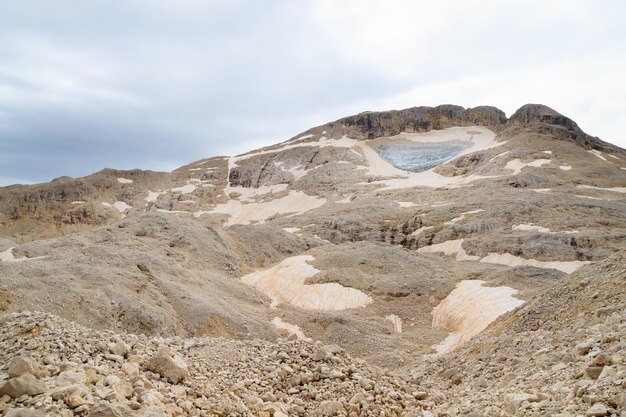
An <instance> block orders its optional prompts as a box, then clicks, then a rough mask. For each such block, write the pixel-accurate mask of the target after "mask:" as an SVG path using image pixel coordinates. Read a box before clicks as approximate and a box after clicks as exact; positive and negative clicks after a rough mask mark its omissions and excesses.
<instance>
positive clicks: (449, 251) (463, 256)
mask: <svg viewBox="0 0 626 417" xmlns="http://www.w3.org/2000/svg"><path fill="white" fill-rule="evenodd" d="M417 252H418V253H443V254H444V255H448V256H454V258H455V259H456V260H457V261H477V260H479V259H480V257H479V256H474V255H468V254H467V252H465V249H463V239H455V240H446V241H445V242H442V243H437V244H435V245H430V246H424V247H421V248H419V249H418V250H417Z"/></svg>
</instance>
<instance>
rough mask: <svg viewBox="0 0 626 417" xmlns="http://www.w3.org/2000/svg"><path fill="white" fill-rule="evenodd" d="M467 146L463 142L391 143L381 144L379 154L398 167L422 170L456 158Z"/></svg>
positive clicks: (415, 170)
mask: <svg viewBox="0 0 626 417" xmlns="http://www.w3.org/2000/svg"><path fill="white" fill-rule="evenodd" d="M464 148H465V147H464V146H463V145H461V144H446V145H422V144H410V143H402V144H401V143H389V144H385V145H382V146H380V147H379V148H378V149H377V151H378V154H379V155H380V156H381V157H382V158H383V159H384V160H385V161H387V162H389V163H390V164H391V165H393V166H394V167H396V168H399V169H403V170H405V171H411V172H422V171H426V170H429V169H431V168H434V167H436V166H437V165H440V164H442V163H444V162H446V161H449V160H450V159H452V158H454V157H455V156H456V155H457V154H458V153H459V152H461V151H462V150H463V149H464Z"/></svg>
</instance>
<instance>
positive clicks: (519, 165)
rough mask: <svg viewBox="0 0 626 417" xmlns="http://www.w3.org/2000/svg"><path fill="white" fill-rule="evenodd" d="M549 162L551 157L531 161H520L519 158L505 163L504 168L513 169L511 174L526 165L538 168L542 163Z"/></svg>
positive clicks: (516, 172) (514, 173)
mask: <svg viewBox="0 0 626 417" xmlns="http://www.w3.org/2000/svg"><path fill="white" fill-rule="evenodd" d="M550 162H551V159H535V160H534V161H532V162H522V161H521V160H520V159H512V160H510V161H509V162H507V163H506V165H505V166H504V168H505V169H511V170H513V173H512V174H511V175H517V174H519V173H520V172H522V169H524V168H526V167H535V168H539V167H541V166H543V165H546V164H549V163H550Z"/></svg>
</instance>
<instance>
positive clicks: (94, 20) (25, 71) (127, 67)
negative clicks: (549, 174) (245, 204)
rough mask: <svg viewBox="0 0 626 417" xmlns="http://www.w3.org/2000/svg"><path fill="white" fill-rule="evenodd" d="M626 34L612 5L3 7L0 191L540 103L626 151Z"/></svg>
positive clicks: (288, 0) (546, 1) (344, 1)
mask: <svg viewBox="0 0 626 417" xmlns="http://www.w3.org/2000/svg"><path fill="white" fill-rule="evenodd" d="M625 22H626V2H625V1H623V0H615V1H609V0H604V1H595V0H593V1H592V0H590V1H576V0H564V1H550V0H541V1H523V2H510V1H502V0H494V1H436V2H435V1H417V0H413V1H391V0H380V1H369V0H334V1H331V0H328V1H325V0H320V1H313V0H311V1H296V0H284V1H271V0H263V1H252V0H250V1H236V0H223V1H188V0H171V1H131V0H119V1H115V0H107V1H97V0H93V1H81V0H75V1H62V0H55V1H50V0H42V1H31V0H19V1H10V0H6V1H4V0H0V185H6V184H11V183H16V182H21V183H30V182H41V181H49V180H51V179H52V178H54V177H58V176H61V175H68V176H72V177H78V176H83V175H87V174H90V173H92V172H95V171H98V170H100V169H102V168H104V167H113V168H121V169H130V168H143V169H154V170H171V169H173V168H176V167H178V166H180V165H183V164H185V163H189V162H192V161H195V160H198V159H201V158H205V157H209V156H215V155H225V154H234V153H239V152H243V151H246V150H250V149H253V148H256V147H259V146H263V145H267V144H271V143H275V142H280V141H283V140H286V139H288V138H290V137H292V136H294V135H296V134H297V133H299V132H301V131H304V130H306V129H308V128H309V127H312V126H315V125H318V124H322V123H325V122H327V121H331V120H335V119H338V118H340V117H343V116H347V115H350V114H354V113H359V112H361V111H365V110H389V109H401V108H406V107H411V106H419V105H430V106H435V105H438V104H445V103H452V104H458V105H461V106H464V107H473V106H477V105H483V104H488V105H493V106H496V107H499V108H500V109H502V110H504V111H505V112H506V113H507V116H510V115H511V114H512V113H513V112H514V111H515V110H516V109H517V108H518V107H520V106H521V105H523V104H525V103H529V102H532V103H542V104H546V105H548V106H550V107H552V108H554V109H555V110H557V111H560V112H561V113H563V114H565V115H567V116H569V117H571V118H572V119H574V120H575V121H576V122H577V123H578V124H579V125H580V127H581V128H582V129H583V130H585V131H586V132H587V133H589V134H592V135H594V136H599V137H600V138H601V139H604V140H607V141H609V142H612V143H615V144H617V145H620V146H622V147H626V134H625V133H624V132H626V117H625V115H624V114H625V111H626V29H625V28H626V23H625Z"/></svg>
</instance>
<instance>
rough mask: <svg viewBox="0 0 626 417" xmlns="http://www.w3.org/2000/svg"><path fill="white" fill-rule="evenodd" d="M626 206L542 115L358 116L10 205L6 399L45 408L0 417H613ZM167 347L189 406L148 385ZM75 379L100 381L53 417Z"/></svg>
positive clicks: (620, 175) (595, 166)
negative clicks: (72, 375) (166, 169)
mask: <svg viewBox="0 0 626 417" xmlns="http://www.w3.org/2000/svg"><path fill="white" fill-rule="evenodd" d="M625 194H626V152H625V151H624V150H622V149H620V148H618V147H615V146H613V145H610V144H607V143H605V142H602V141H600V140H599V139H597V138H594V137H592V136H589V135H587V134H586V133H584V132H582V131H581V130H580V129H579V128H578V126H577V125H576V124H575V123H574V122H573V121H571V120H570V119H569V118H567V117H565V116H562V115H560V114H559V113H557V112H555V111H554V110H552V109H549V108H547V107H545V106H540V105H526V106H524V107H522V108H521V109H520V110H518V111H517V112H516V113H515V114H514V115H513V116H511V117H510V118H508V119H507V118H506V117H505V115H504V114H503V113H502V112H500V111H499V110H497V109H495V108H492V107H480V108H475V109H463V108H461V107H457V106H439V107H436V108H426V107H417V108H412V109H407V110H403V111H398V112H383V113H365V114H360V115H356V116H351V117H348V118H344V119H340V120H339V121H336V122H332V123H328V124H326V125H323V126H319V127H316V128H313V129H310V130H309V131H307V132H304V133H303V134H301V135H298V136H297V137H295V138H292V139H290V140H288V141H286V142H282V143H279V144H276V145H273V146H269V147H265V148H262V149H257V150H253V151H250V152H248V153H246V154H242V155H237V156H231V157H213V158H207V159H201V160H198V161H195V162H193V163H191V164H188V165H185V166H182V167H180V168H178V169H176V170H174V171H172V172H170V173H159V172H151V171H141V170H132V171H121V170H111V169H107V170H103V171H100V172H97V173H95V174H92V175H90V176H87V177H84V178H78V179H71V178H59V179H57V180H55V181H52V182H51V183H47V184H36V185H30V186H23V185H16V186H11V187H4V188H0V311H1V312H4V313H5V314H7V315H6V316H5V319H4V320H6V321H5V322H4V323H7V327H6V329H5V330H3V331H5V332H6V334H4V336H2V337H4V339H3V340H4V341H3V342H2V343H4V345H3V348H2V351H0V354H1V355H4V356H2V358H3V360H4V361H5V362H6V365H5V367H4V368H3V369H4V371H5V373H4V374H2V373H0V385H2V384H5V383H6V384H8V385H6V384H5V385H4V386H5V388H6V389H9V390H12V389H17V388H19V387H20V386H21V387H23V386H24V385H23V384H22V382H24V383H26V385H28V384H30V383H33V384H34V386H35V388H37V389H36V390H35V391H40V390H41V389H44V392H43V393H39V392H38V393H36V394H35V391H32V392H31V393H30V394H29V393H28V392H26V396H22V395H19V396H17V397H15V398H13V397H11V395H9V397H2V398H3V401H2V403H4V404H6V406H5V407H4V412H5V414H6V413H9V411H10V412H13V409H20V408H31V409H36V410H39V411H41V412H47V413H49V414H51V415H55V413H56V414H58V413H64V414H62V415H67V416H71V415H78V416H83V415H89V414H90V413H92V412H93V413H96V412H98V413H103V414H102V415H131V414H136V415H138V416H140V415H211V414H210V413H213V414H215V415H278V416H280V415H281V413H284V414H287V415H315V414H316V413H317V414H319V415H403V416H420V415H422V416H432V415H437V416H453V415H454V416H456V415H468V414H469V415H471V414H472V413H474V414H477V415H489V416H490V415H529V416H530V415H554V416H559V415H577V414H585V413H589V412H592V413H601V412H605V414H588V415H611V414H613V415H619V413H622V409H623V401H622V402H620V401H621V400H620V397H619V393H618V392H617V391H618V389H617V388H619V387H620V384H623V381H624V375H623V353H622V352H623V343H624V341H623V338H622V337H621V336H619V332H620V331H621V330H620V329H621V327H623V318H622V317H623V310H624V308H625V307H626V306H624V305H623V302H622V299H626V297H623V296H624V288H623V285H620V284H622V283H623V280H622V281H620V278H621V277H623V276H624V270H623V256H624V254H623V247H624V242H626V199H625V196H624V195H625ZM586 281H588V282H589V284H588V285H587V284H585V285H586V286H585V285H583V287H580V288H579V287H578V285H579V282H586ZM589 300H592V301H589ZM563 306H569V307H568V308H570V309H571V310H572V311H576V312H579V313H580V314H582V315H581V316H580V317H577V316H571V315H570V314H569V313H563V312H561V311H560V308H562V307H563ZM604 309H609V310H611V312H610V313H606V314H605V311H608V310H604ZM24 311H33V312H35V313H23V312H24ZM37 311H39V312H41V313H38V312H37ZM620 314H621V315H620ZM38 320H40V321H42V322H44V323H50V324H51V326H48V325H43V326H38V325H35V327H30V325H31V324H32V323H36V322H37V321H38ZM24 323H29V324H28V325H26V327H28V329H27V330H24V332H22V331H21V330H19V331H18V330H16V329H21V328H22V327H24V326H23V324H24ZM80 326H86V328H88V329H90V330H86V329H84V328H82V327H80ZM620 326H621V327H620ZM3 329H4V327H3ZM58 329H62V330H58ZM550 332H552V333H554V335H555V336H554V337H553V336H551V334H550ZM622 333H623V332H622ZM62 334H67V335H73V336H71V337H72V338H71V340H72V342H71V343H69V342H68V344H67V345H65V344H63V345H62V346H61V345H59V341H60V340H61V339H62V337H63V336H62ZM81 334H86V335H88V336H86V338H85V339H82V338H81V336H80V335H81ZM133 334H136V335H138V336H133ZM572 334H573V336H572ZM520 335H523V336H524V339H520V340H518V339H519V337H520ZM606 335H611V336H610V338H609V339H606V340H605V336H606ZM68 337H69V336H68ZM100 338H102V341H103V343H104V344H102V343H99V339H100ZM219 338H223V339H219ZM284 338H289V339H298V340H299V341H295V340H292V341H290V342H289V343H287V342H285V341H284V340H283V339H284ZM68 340H70V339H68ZM118 340H123V341H124V343H125V344H126V345H127V346H128V349H126V350H124V352H125V354H124V355H121V354H119V351H120V349H118V347H116V346H117V345H116V343H117V341H118ZM138 340H139V341H141V343H140V344H136V343H137V341H138ZM255 340H256V341H255ZM585 341H586V342H589V343H591V345H592V348H591V349H590V350H589V351H587V352H585V353H584V354H578V353H577V354H576V355H573V354H572V357H569V356H568V355H569V352H570V351H571V350H572V349H574V350H576V349H575V346H576V345H577V344H578V343H581V342H585ZM189 343H191V344H192V345H193V346H200V345H201V346H202V348H201V349H198V350H195V349H192V348H191V347H190V346H192V345H189ZM109 344H111V346H112V347H109ZM160 344H164V345H166V347H167V349H169V350H167V349H165V350H164V352H165V353H164V354H163V355H162V356H163V357H161V362H165V363H170V364H171V363H178V362H179V361H178V359H176V358H178V357H179V358H180V360H181V361H183V362H184V363H185V364H186V366H187V367H188V368H189V369H188V371H189V374H188V375H187V376H185V378H183V382H182V385H183V386H185V387H186V388H184V389H182V388H177V387H175V386H177V385H181V382H180V381H178V382H171V381H168V382H165V381H166V380H167V377H166V376H164V375H163V374H159V372H158V371H155V369H157V368H158V366H156V365H155V366H152V365H149V363H150V361H151V358H152V357H153V356H155V355H156V354H157V353H158V350H159V345H160ZM105 345H106V346H105ZM29 346H30V347H31V349H29ZM185 346H187V348H185ZM260 346H262V347H260ZM324 346H325V347H324ZM338 346H340V347H338ZM513 347H515V348H513ZM133 349H135V350H136V352H132V351H133ZM516 349H517V350H516ZM542 349H543V350H542ZM188 350H189V352H187V351H188ZM540 350H542V351H541V352H538V351H540ZM191 351H193V354H191ZM318 351H325V352H326V353H324V354H323V355H322V353H320V354H319V355H322V356H323V357H324V358H325V359H323V360H322V361H321V362H324V363H321V362H320V361H317V360H314V359H312V357H313V356H315V355H318V354H317V353H316V352H318ZM455 351H457V352H458V353H457V352H455ZM46 352H47V353H46ZM116 352H117V353H116ZM274 352H277V353H276V354H275V353H274ZM279 352H283V353H284V355H283V354H280V357H278V356H277V355H278V353H279ZM299 352H301V353H302V354H303V355H304V353H306V355H304V356H298V355H299V354H300V353H299ZM333 352H334V353H333ZM599 352H603V353H606V354H607V355H609V356H611V360H610V363H608V362H607V363H606V364H603V365H600V364H595V362H594V361H595V357H596V356H597V355H598V354H599ZM47 354H50V355H52V358H54V359H53V360H51V361H50V360H48V361H47V362H49V363H46V360H45V357H46V355H47ZM90 354H91V355H95V357H96V359H95V360H96V362H93V361H90V359H89V358H88V357H89V356H90ZM501 354H503V356H502V355H501ZM111 355H113V356H111ZM311 355H312V356H311ZM319 355H318V356H319ZM524 355H533V358H534V359H533V360H530V361H525V360H523V359H522V360H521V361H520V360H519V358H520V357H523V356H524ZM620 355H621V356H620ZM119 356H121V357H122V358H121V359H120V358H119ZM20 357H25V358H26V359H24V360H21V359H18V358H20ZM131 357H132V358H131ZM230 357H233V358H241V361H242V363H245V364H246V365H245V366H243V367H242V368H241V369H238V368H237V367H236V365H235V364H234V362H233V363H231V362H228V361H224V360H223V358H230ZM601 357H603V356H601ZM352 358H354V359H352ZM464 358H468V359H467V363H466V364H463V361H464V360H465V359H464ZM14 361H17V362H15V363H14ZM29 361H30V362H29ZM32 361H34V362H33V363H35V365H33V364H32V363H31V362H32ZM125 362H131V363H132V364H126V363H125ZM157 362H159V361H157ZM266 362H267V363H271V365H267V366H266V365H265V363H266ZM10 364H13V365H11V366H12V367H21V368H24V367H25V366H26V368H28V367H29V366H30V367H35V366H37V367H42V366H44V365H45V367H44V368H45V369H47V371H44V372H43V373H41V374H40V373H39V372H35V371H34V370H33V372H35V374H37V375H34V374H33V373H32V372H30V374H31V375H33V377H34V378H35V380H33V378H31V377H25V379H26V380H24V381H22V380H18V381H13V382H11V379H13V378H18V377H21V376H22V375H23V374H21V375H17V374H15V373H14V372H13V371H9V367H10V366H9V365H10ZM25 364H26V365H25ZM28 364H30V365H28ZM42 364H43V365H42ZM334 364H336V365H337V366H338V369H337V372H339V373H341V374H342V375H343V376H340V375H339V374H338V373H337V372H334V373H333V371H334V369H333V367H334ZM31 365H32V366H31ZM181 366H182V365H181ZM588 366H595V367H598V366H604V367H608V368H607V369H608V370H607V371H606V372H605V375H604V376H605V377H607V378H608V379H605V378H604V377H603V378H594V376H595V373H594V374H593V375H592V374H588V373H585V372H586V371H585V369H586V367H588ZM26 368H24V369H26ZM91 368H93V369H95V372H96V375H101V378H100V377H98V378H92V377H93V373H92V372H91V371H90V370H89V369H91ZM131 368H132V369H131ZM29 369H30V368H29ZM38 369H41V368H38ZM509 369H510V370H512V371H511V372H513V373H512V374H510V373H507V372H506V371H507V370H509ZM67 370H69V371H72V372H77V373H83V374H85V375H91V376H89V378H88V381H92V382H88V381H87V380H86V381H85V382H86V383H84V382H83V378H82V377H79V380H77V381H74V382H71V381H70V382H68V383H67V384H66V385H68V386H71V387H72V388H67V389H65V388H64V389H65V390H61V391H59V392H57V393H56V394H54V395H53V396H51V395H52V394H51V391H50V389H51V386H56V385H57V384H56V383H55V382H54V381H55V380H56V379H57V378H58V377H59V376H61V374H62V373H63V372H64V371H67ZM125 370H126V371H128V372H130V373H127V372H126V371H125ZM597 370H598V369H596V371H597ZM135 371H137V372H135ZM600 371H601V370H600ZM0 372H1V370H0ZM164 372H165V371H164ZM241 372H244V373H245V372H251V373H253V374H255V375H256V377H255V378H254V379H253V380H252V381H251V382H250V383H249V384H244V386H243V387H240V386H239V385H237V384H236V383H235V382H233V381H234V380H240V379H241V378H245V377H243V376H242V374H241ZM442 372H443V373H442ZM581 372H582V373H581ZM590 372H592V373H593V372H595V371H593V370H591V371H590ZM26 373H29V372H26ZM535 373H536V375H535ZM131 374H132V375H131ZM294 374H297V375H299V376H300V383H298V384H295V385H293V384H291V383H286V382H285V380H289V379H290V378H291V376H294ZM331 374H332V375H335V376H331ZM158 375H161V376H160V377H159V376H158ZM206 375H210V376H211V378H213V379H214V381H213V379H208V380H207V379H204V377H206ZM363 375H365V378H366V379H368V380H371V381H373V383H372V385H369V384H365V383H364V384H365V386H363V385H362V384H361V382H360V381H361V379H362V378H363ZM112 376H115V377H116V378H118V379H119V380H118V379H115V378H113V377H112ZM203 376H204V377H203ZM311 377H312V378H313V379H310V378H311ZM544 377H545V378H544ZM161 378H165V380H162V379H161ZM23 379H24V378H23ZM296 379H297V378H296V377H295V376H294V379H293V381H292V382H296ZM544 379H545V381H546V382H545V383H544V382H541V381H543V380H544ZM558 379H562V380H564V381H569V382H568V384H570V385H569V386H568V385H567V384H561V385H558V386H557V385H555V384H556V382H554V381H556V380H558ZM157 380H158V381H160V382H157ZM193 381H195V382H193ZM303 381H305V382H303ZM594 381H595V382H594ZM196 382H197V383H196ZM214 382H215V383H214ZM37 384H39V385H37ZM41 384H43V388H42V385H41ZM64 384H65V383H64ZM190 384H191V385H190ZM233 384H234V385H237V386H236V387H235V386H234V385H233ZM118 385H119V386H118ZM573 386H575V389H573V388H572V387H573ZM7 387H8V388H7ZM16 387H17V388H16ZM116 387H117V388H116ZM129 387H130V388H129ZM581 387H582V388H581ZM131 389H132V390H131ZM579 391H580V392H581V393H582V394H580V395H577V394H576V393H577V392H579ZM11 392H13V393H16V392H17V391H11ZM144 393H145V395H144ZM585 395H587V396H586V397H585ZM248 396H250V398H247V397H248ZM70 397H71V398H72V399H71V400H70V399H69V398H70ZM144 397H145V398H144ZM235 397H236V398H235ZM50 398H52V399H50ZM259 398H260V400H259ZM507 398H508V399H507ZM353 400H354V401H353ZM81 401H82V402H81ZM2 403H0V404H2ZM100 403H103V404H100ZM104 403H107V404H108V405H107V404H104ZM596 403H598V405H597V406H596ZM101 405H102V407H105V409H104V410H100V408H99V407H100V406H101ZM54 407H56V408H54ZM106 407H109V408H106ZM593 407H596V408H595V409H594V410H595V411H593V410H592V411H590V409H592V408H593ZM602 407H604V408H603V409H602ZM120 410H121V411H120ZM129 410H130V411H129ZM598 410H600V411H598ZM601 410H604V411H601ZM15 412H18V411H15ZM21 412H24V413H27V412H28V411H19V413H21ZM33 412H35V413H36V411H33ZM106 413H109V414H106ZM116 413H117V414H116ZM150 413H152V414H150ZM9 415H10V414H9ZM17 415H20V414H17ZM34 415H37V414H34ZM94 415H100V414H94Z"/></svg>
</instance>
